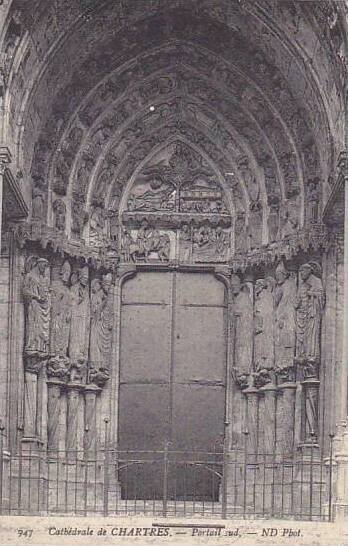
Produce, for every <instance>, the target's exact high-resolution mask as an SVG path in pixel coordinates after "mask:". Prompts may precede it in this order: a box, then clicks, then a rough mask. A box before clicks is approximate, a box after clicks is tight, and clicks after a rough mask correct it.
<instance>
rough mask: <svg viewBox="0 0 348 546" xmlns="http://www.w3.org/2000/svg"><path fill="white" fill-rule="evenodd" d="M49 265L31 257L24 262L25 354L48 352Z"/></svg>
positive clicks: (44, 353)
mask: <svg viewBox="0 0 348 546" xmlns="http://www.w3.org/2000/svg"><path fill="white" fill-rule="evenodd" d="M48 267H49V263H48V261H47V260H45V259H44V258H37V257H35V256H32V257H30V258H28V260H27V262H26V270H25V277H24V282H23V296H24V302H25V349H24V350H25V353H26V354H27V355H38V356H46V355H47V354H48V352H49V325H50V308H51V299H50V293H49V280H48V278H47V275H46V271H47V269H48Z"/></svg>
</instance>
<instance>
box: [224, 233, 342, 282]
mask: <svg viewBox="0 0 348 546" xmlns="http://www.w3.org/2000/svg"><path fill="white" fill-rule="evenodd" d="M331 243H332V241H331V238H330V233H329V230H328V229H327V227H326V226H325V225H324V224H319V223H318V224H313V225H312V226H311V227H310V228H308V229H302V230H300V231H298V232H296V233H294V234H293V235H291V236H288V237H286V238H284V239H283V240H281V241H277V242H275V243H271V244H269V245H266V246H263V247H262V248H260V249H255V250H254V251H252V252H248V253H245V254H240V255H238V254H236V255H234V256H233V257H232V259H231V268H232V271H233V272H235V273H237V272H244V271H245V270H246V269H248V268H250V267H253V266H259V265H265V266H267V265H272V264H275V263H277V262H279V261H280V260H281V259H283V258H285V259H287V260H289V259H291V258H293V257H294V256H296V255H297V254H298V253H300V252H303V251H304V252H308V251H312V252H317V251H318V250H326V249H327V248H328V247H329V245H330V244H331Z"/></svg>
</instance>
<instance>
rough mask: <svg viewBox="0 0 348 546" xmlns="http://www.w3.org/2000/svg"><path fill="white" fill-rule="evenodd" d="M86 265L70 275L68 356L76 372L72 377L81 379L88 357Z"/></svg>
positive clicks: (88, 325) (88, 327)
mask: <svg viewBox="0 0 348 546" xmlns="http://www.w3.org/2000/svg"><path fill="white" fill-rule="evenodd" d="M88 279H89V271H88V267H87V266H85V267H82V268H81V269H80V270H79V271H78V274H77V276H72V286H71V289H70V296H71V326H70V339H69V356H70V361H71V364H72V366H73V367H74V369H75V371H76V372H77V373H74V374H73V375H74V377H75V379H77V380H80V379H82V376H83V371H84V369H85V365H86V363H87V358H88V343H89V329H90V302H89V287H88Z"/></svg>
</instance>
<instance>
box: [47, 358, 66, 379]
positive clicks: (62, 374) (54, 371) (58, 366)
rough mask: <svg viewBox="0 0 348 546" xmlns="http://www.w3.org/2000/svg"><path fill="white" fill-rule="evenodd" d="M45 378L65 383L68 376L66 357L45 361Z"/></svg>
mask: <svg viewBox="0 0 348 546" xmlns="http://www.w3.org/2000/svg"><path fill="white" fill-rule="evenodd" d="M46 371H47V377H48V378H50V379H51V378H52V379H53V378H54V379H59V380H61V381H67V380H68V378H69V374H70V360H69V359H68V358H67V357H66V356H53V357H50V358H49V360H48V361H47V367H46Z"/></svg>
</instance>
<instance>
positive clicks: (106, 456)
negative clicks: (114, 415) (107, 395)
mask: <svg viewBox="0 0 348 546" xmlns="http://www.w3.org/2000/svg"><path fill="white" fill-rule="evenodd" d="M104 423H105V453H104V517H106V516H107V515H108V503H109V472H108V469H109V441H108V423H109V419H107V418H105V419H104Z"/></svg>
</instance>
